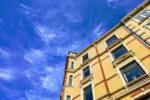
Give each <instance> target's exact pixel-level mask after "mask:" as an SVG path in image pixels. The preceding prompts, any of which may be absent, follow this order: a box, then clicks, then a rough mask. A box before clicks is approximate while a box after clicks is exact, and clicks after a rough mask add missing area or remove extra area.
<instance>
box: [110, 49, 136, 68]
mask: <svg viewBox="0 0 150 100" xmlns="http://www.w3.org/2000/svg"><path fill="white" fill-rule="evenodd" d="M134 55H135V53H134V52H133V51H132V50H130V51H128V52H127V53H125V54H123V55H122V56H120V57H119V58H117V59H115V60H114V61H113V62H112V63H113V66H114V67H117V66H118V65H119V64H120V63H121V62H123V61H124V60H126V59H128V58H130V57H133V56H134Z"/></svg>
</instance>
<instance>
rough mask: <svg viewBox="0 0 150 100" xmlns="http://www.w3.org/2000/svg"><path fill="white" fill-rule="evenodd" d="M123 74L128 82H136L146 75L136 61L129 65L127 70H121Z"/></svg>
mask: <svg viewBox="0 0 150 100" xmlns="http://www.w3.org/2000/svg"><path fill="white" fill-rule="evenodd" d="M121 72H122V74H123V76H124V78H125V80H126V82H131V81H133V80H136V79H137V78H139V77H141V76H142V75H144V74H145V72H144V71H143V70H142V69H141V67H140V66H139V64H138V63H136V62H135V61H134V62H132V63H130V64H129V65H127V66H126V67H125V68H123V69H121Z"/></svg>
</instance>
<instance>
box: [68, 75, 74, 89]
mask: <svg viewBox="0 0 150 100" xmlns="http://www.w3.org/2000/svg"><path fill="white" fill-rule="evenodd" d="M71 75H72V85H69V78H70V76H71ZM67 86H68V87H72V86H74V76H73V74H68V77H67Z"/></svg>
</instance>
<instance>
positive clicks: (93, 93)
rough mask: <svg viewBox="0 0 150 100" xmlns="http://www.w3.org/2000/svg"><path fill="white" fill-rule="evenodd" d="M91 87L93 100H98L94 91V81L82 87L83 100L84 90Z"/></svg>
mask: <svg viewBox="0 0 150 100" xmlns="http://www.w3.org/2000/svg"><path fill="white" fill-rule="evenodd" d="M89 85H91V88H92V95H93V100H96V99H95V98H96V97H95V91H94V83H93V82H92V81H90V82H88V83H87V84H86V85H83V86H82V87H81V94H80V95H81V100H84V88H86V87H88V86H89Z"/></svg>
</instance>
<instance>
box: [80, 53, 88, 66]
mask: <svg viewBox="0 0 150 100" xmlns="http://www.w3.org/2000/svg"><path fill="white" fill-rule="evenodd" d="M86 54H88V59H89V58H90V57H89V53H88V52H86V53H84V54H83V55H82V57H81V64H82V63H83V56H85V55H86Z"/></svg>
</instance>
